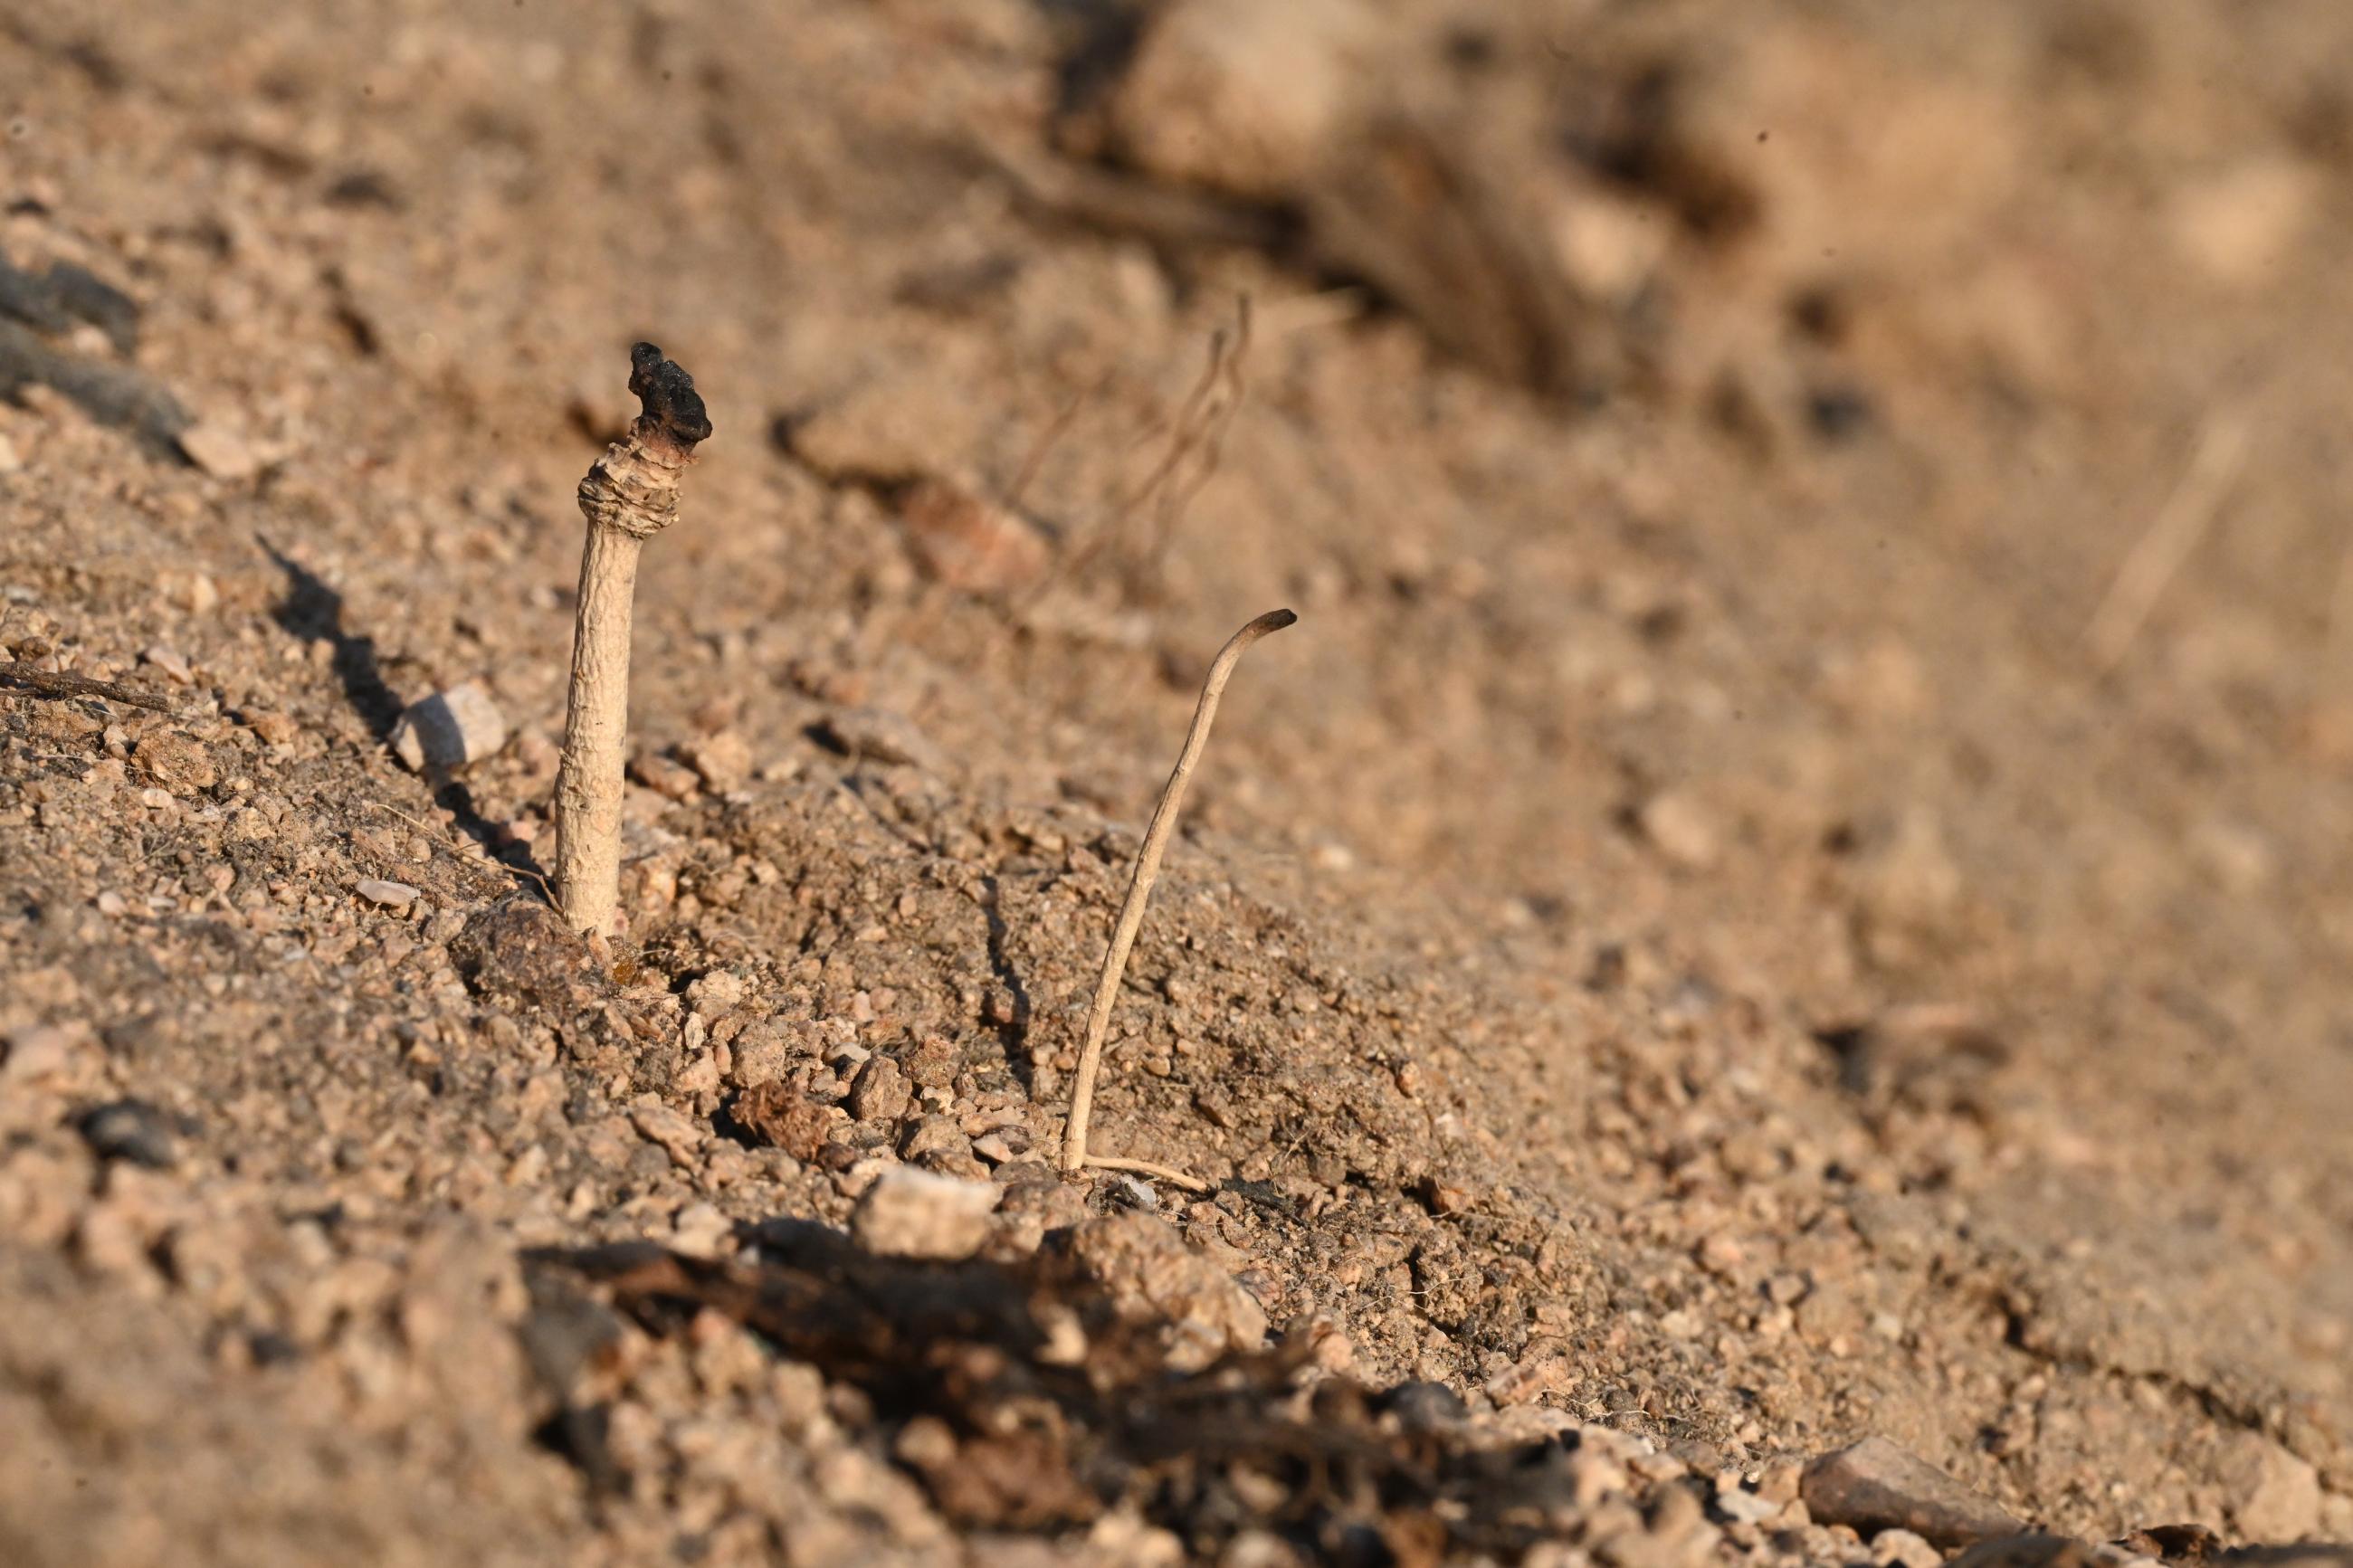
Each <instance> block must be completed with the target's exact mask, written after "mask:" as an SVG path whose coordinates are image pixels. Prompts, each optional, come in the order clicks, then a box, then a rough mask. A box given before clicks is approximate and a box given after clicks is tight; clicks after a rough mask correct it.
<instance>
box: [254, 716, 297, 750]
mask: <svg viewBox="0 0 2353 1568" xmlns="http://www.w3.org/2000/svg"><path fill="white" fill-rule="evenodd" d="M239 717H241V718H242V719H243V720H244V721H245V727H246V728H247V729H248V730H250V731H253V732H254V733H255V734H256V735H259V737H260V738H261V741H262V743H263V744H264V745H269V746H283V745H285V744H287V743H288V742H291V741H292V740H293V739H294V737H295V736H296V735H298V734H300V733H301V726H300V725H298V724H296V723H295V722H294V721H293V720H291V719H290V718H288V717H287V716H286V715H285V714H283V713H279V712H274V711H272V710H269V709H267V708H248V709H246V710H244V711H243V712H242V713H241V714H240V715H239Z"/></svg>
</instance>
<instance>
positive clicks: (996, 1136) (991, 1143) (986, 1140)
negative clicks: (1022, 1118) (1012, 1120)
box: [972, 1127, 1031, 1165]
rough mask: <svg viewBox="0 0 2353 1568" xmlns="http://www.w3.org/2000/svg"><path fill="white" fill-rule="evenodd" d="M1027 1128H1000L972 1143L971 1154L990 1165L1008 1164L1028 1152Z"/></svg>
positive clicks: (1028, 1136) (1028, 1138)
mask: <svg viewBox="0 0 2353 1568" xmlns="http://www.w3.org/2000/svg"><path fill="white" fill-rule="evenodd" d="M1030 1142H1031V1140H1030V1135H1029V1129H1028V1128H1027V1127H1000V1128H998V1129H997V1131H994V1132H989V1133H985V1134H983V1135H982V1136H980V1137H978V1138H976V1139H974V1140H973V1141H972V1152H974V1153H975V1154H976V1155H978V1156H979V1157H980V1158H981V1159H984V1160H986V1161H987V1162H988V1163H990V1164H992V1165H1003V1164H1008V1163H1011V1162H1013V1161H1015V1160H1018V1159H1019V1158H1021V1156H1022V1155H1024V1154H1027V1153H1028V1152H1029V1148H1030Z"/></svg>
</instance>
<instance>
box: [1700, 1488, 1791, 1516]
mask: <svg viewBox="0 0 2353 1568" xmlns="http://www.w3.org/2000/svg"><path fill="white" fill-rule="evenodd" d="M1715 1510H1716V1511H1717V1512H1718V1513H1720V1514H1722V1515H1724V1517H1725V1518H1726V1519H1728V1520H1731V1521H1733V1522H1734V1523H1736V1524H1762V1523H1764V1522H1765V1521H1767V1520H1768V1519H1770V1518H1772V1517H1773V1516H1774V1515H1775V1514H1777V1513H1778V1512H1780V1511H1781V1505H1780V1504H1779V1503H1778V1502H1775V1501H1773V1500H1771V1499H1770V1498H1762V1497H1758V1496H1757V1494H1756V1493H1755V1492H1752V1491H1746V1490H1744V1489H1741V1488H1739V1487H1730V1488H1726V1489H1723V1490H1720V1491H1718V1492H1717V1493H1716V1494H1715Z"/></svg>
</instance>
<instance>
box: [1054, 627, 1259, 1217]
mask: <svg viewBox="0 0 2353 1568" xmlns="http://www.w3.org/2000/svg"><path fill="white" fill-rule="evenodd" d="M1297 619H1299V617H1298V616H1295V615H1293V614H1292V613H1291V612H1290V611H1289V610H1269V611H1268V612H1267V613H1266V614H1265V615H1262V616H1259V618H1258V619H1256V620H1254V621H1252V622H1250V625H1248V626H1244V627H1243V628H1242V629H1241V630H1240V631H1238V632H1236V633H1235V634H1234V635H1233V636H1232V637H1229V638H1228V639H1227V640H1226V646H1225V647H1221V648H1219V650H1218V657H1217V658H1215V659H1213V660H1211V661H1210V664H1209V675H1208V679H1206V680H1204V681H1203V682H1202V683H1201V700H1200V702H1199V704H1198V706H1196V707H1195V708H1194V710H1193V727H1192V728H1191V729H1189V730H1187V731H1186V732H1185V749H1184V751H1182V752H1179V753H1177V757H1176V771H1175V772H1174V773H1170V774H1169V775H1168V783H1167V784H1166V786H1164V787H1163V788H1162V789H1161V791H1160V804H1159V805H1156V806H1155V807H1154V808H1153V812H1152V822H1151V825H1150V826H1147V827H1145V830H1144V847H1143V848H1141V849H1139V850H1138V851H1136V856H1135V874H1134V877H1132V878H1130V879H1129V880H1128V884H1127V900H1126V901H1125V902H1124V903H1123V904H1121V905H1120V908H1119V924H1118V925H1116V926H1114V927H1113V929H1112V933H1111V946H1110V947H1108V948H1107V949H1105V950H1104V952H1103V976H1102V978H1101V979H1100V980H1098V981H1097V982H1096V984H1095V1005H1094V1008H1093V1010H1092V1012H1090V1013H1089V1014H1088V1015H1087V1040H1086V1045H1085V1047H1084V1048H1082V1050H1081V1051H1080V1052H1079V1070H1078V1073H1077V1075H1076V1076H1075V1077H1073V1078H1072V1079H1071V1116H1070V1121H1068V1122H1067V1123H1066V1124H1065V1126H1064V1128H1063V1130H1062V1170H1063V1172H1064V1173H1066V1174H1069V1175H1073V1176H1075V1175H1077V1174H1078V1173H1080V1172H1081V1171H1083V1170H1085V1169H1086V1168H1087V1167H1088V1166H1090V1165H1092V1166H1094V1167H1095V1168H1096V1169H1098V1170H1108V1171H1141V1172H1143V1173H1145V1174H1146V1175H1151V1176H1158V1177H1161V1178H1162V1179H1164V1180H1166V1181H1170V1182H1174V1183H1176V1184H1177V1185H1178V1186H1182V1187H1190V1188H1192V1189H1194V1190H1195V1191H1197V1192H1199V1191H1207V1190H1208V1189H1207V1186H1206V1184H1204V1183H1202V1182H1200V1181H1199V1180H1198V1179H1196V1178H1194V1177H1192V1176H1188V1175H1187V1174H1186V1173H1184V1172H1182V1171H1172V1170H1170V1169H1169V1168H1168V1167H1167V1166H1166V1165H1155V1164H1151V1163H1147V1162H1145V1161H1143V1160H1120V1159H1113V1158H1112V1157H1111V1156H1109V1155H1104V1154H1090V1153H1088V1152H1087V1123H1088V1121H1090V1120H1091V1119H1092V1116H1093V1114H1094V1108H1095V1075H1096V1074H1097V1073H1098V1072H1100V1071H1101V1070H1102V1068H1103V1037H1104V1036H1105V1035H1106V1034H1108V1033H1109V1032H1110V1030H1111V1010H1112V1005H1113V1003H1115V1002H1116V1001H1118V999H1119V982H1120V977H1121V976H1122V975H1123V974H1124V973H1126V972H1127V955H1128V952H1130V951H1131V950H1132V949H1133V948H1134V946H1135V933H1136V931H1137V930H1138V929H1139V928H1140V927H1142V925H1143V924H1144V906H1145V904H1146V903H1147V902H1149V901H1150V900H1151V898H1152V884H1153V883H1154V882H1155V880H1157V879H1159V876H1160V857H1161V856H1162V855H1163V854H1164V853H1166V850H1167V848H1168V840H1169V838H1170V837H1172V836H1173V835H1174V834H1175V833H1176V813H1177V811H1178V810H1179V808H1181V807H1182V806H1183V805H1184V804H1185V786H1186V785H1187V784H1190V783H1191V782H1192V779H1193V764H1194V763H1198V762H1199V761H1200V760H1201V748H1203V747H1204V746H1206V745H1208V743H1209V724H1210V722H1211V721H1213V720H1215V719H1216V718H1217V716H1218V699H1219V697H1221V696H1223V695H1224V694H1225V689H1226V681H1227V679H1229V677H1230V676H1232V674H1233V673H1234V666H1235V665H1237V664H1239V663H1240V662H1241V657H1242V653H1243V651H1244V650H1245V649H1247V648H1248V647H1250V644H1252V643H1254V642H1256V641H1258V639H1259V638H1261V637H1264V636H1266V635H1267V634H1268V633H1269V632H1279V631H1281V630H1282V628H1283V627H1285V626H1289V625H1291V624H1292V623H1293V622H1294V621H1296V620H1297Z"/></svg>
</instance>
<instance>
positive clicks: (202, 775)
mask: <svg viewBox="0 0 2353 1568" xmlns="http://www.w3.org/2000/svg"><path fill="white" fill-rule="evenodd" d="M132 758H133V760H134V761H136V762H137V763H138V765H139V771H140V772H141V773H144V774H146V775H147V776H148V777H149V778H151V779H153V780H154V781H155V782H156V783H157V784H161V785H162V786H163V787H164V788H165V789H167V790H169V791H171V793H172V794H174V795H193V794H195V792H196V791H198V790H203V789H210V788H212V787H213V785H214V784H217V783H219V782H220V772H219V770H218V769H216V768H215V767H214V766H213V757H212V753H211V752H208V751H206V750H205V748H204V745H203V744H202V743H201V742H196V741H192V740H190V739H189V738H188V737H187V736H185V735H175V734H173V733H172V732H171V731H168V730H159V731H155V732H154V733H153V734H151V735H147V736H144V737H142V739H141V741H140V742H139V746H138V749H137V750H136V751H135V752H132Z"/></svg>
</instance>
